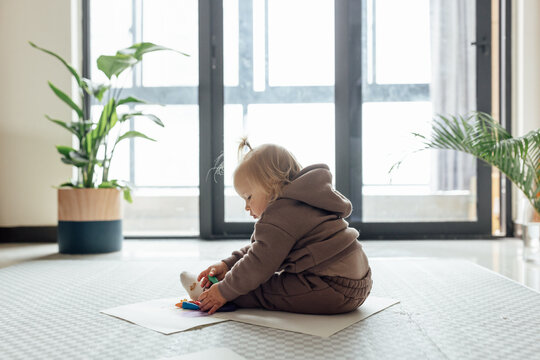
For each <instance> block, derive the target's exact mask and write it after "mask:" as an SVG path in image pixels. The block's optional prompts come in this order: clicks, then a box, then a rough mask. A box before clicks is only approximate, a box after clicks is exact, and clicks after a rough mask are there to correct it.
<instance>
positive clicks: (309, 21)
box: [212, 0, 491, 238]
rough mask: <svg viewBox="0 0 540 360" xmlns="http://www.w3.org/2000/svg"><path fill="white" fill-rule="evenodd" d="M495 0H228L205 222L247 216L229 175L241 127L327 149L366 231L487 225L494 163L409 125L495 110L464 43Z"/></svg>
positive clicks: (233, 223) (478, 34)
mask: <svg viewBox="0 0 540 360" xmlns="http://www.w3.org/2000/svg"><path fill="white" fill-rule="evenodd" d="M490 9H491V8H490V2H489V1H482V0H481V1H478V2H472V1H466V0H459V1H452V2H448V1H444V0H410V1H400V0H349V1H331V0H321V1H281V0H260V1H257V0H238V1H224V2H223V6H222V7H220V9H219V10H218V13H219V11H222V12H223V26H222V29H223V34H222V35H223V44H222V45H223V48H222V54H223V82H224V86H223V99H224V100H223V120H222V121H223V122H222V125H221V126H223V133H222V134H219V133H217V134H215V136H218V137H220V141H221V139H223V140H222V141H223V151H224V153H223V154H224V159H225V174H224V175H225V176H224V181H223V183H220V182H219V180H218V182H217V183H215V184H214V194H219V195H218V196H215V197H214V199H213V206H214V207H215V208H216V209H219V210H218V211H217V212H215V213H214V221H213V224H212V226H213V229H214V230H213V232H214V233H215V234H241V233H245V234H248V233H249V232H250V230H251V229H252V222H251V221H250V219H249V217H248V216H247V215H246V214H245V213H244V210H243V202H242V200H241V199H240V198H239V197H238V196H237V195H236V194H235V192H234V189H233V188H232V172H233V170H234V168H235V166H236V159H237V156H236V155H237V154H236V147H237V143H238V139H239V138H240V137H241V136H243V135H248V136H249V138H250V139H251V140H252V142H253V144H254V145H257V144H261V143H265V142H274V143H278V144H282V145H284V146H286V147H287V148H289V149H291V150H292V151H293V152H294V153H295V154H297V156H298V158H299V159H300V162H301V163H302V165H304V166H305V165H310V164H312V163H317V162H326V163H328V164H329V165H330V167H331V169H332V171H333V173H334V174H335V175H336V177H335V184H336V187H337V188H338V190H340V191H342V192H343V193H344V194H346V195H347V196H348V197H349V198H350V199H351V200H352V201H353V206H354V212H353V215H352V216H351V218H349V221H350V222H351V224H352V225H353V226H355V227H357V228H358V229H359V230H360V231H361V234H362V235H361V236H363V237H366V238H378V237H396V236H402V237H418V236H426V237H429V236H431V237H439V236H442V237H445V236H446V237H452V236H459V235H460V234H462V235H474V234H477V235H481V234H483V235H488V234H489V233H490V214H491V206H490V201H491V199H490V189H491V182H490V179H491V175H490V174H491V169H490V168H489V167H487V166H485V165H484V164H481V163H478V162H477V161H476V160H475V159H474V158H472V157H469V156H464V155H462V154H458V153H454V152H442V151H439V152H428V151H423V152H417V153H414V150H415V149H417V148H419V147H420V146H421V144H420V143H419V141H418V140H416V139H415V137H414V136H413V135H412V133H421V134H425V135H429V132H430V128H431V120H432V118H433V117H434V116H435V115H437V114H450V115H466V114H468V113H470V112H471V111H475V110H480V111H486V112H490V111H491V108H490V96H491V92H490V89H491V87H490V76H491V72H490V60H491V56H490V54H489V51H486V47H481V48H480V47H476V46H474V44H473V43H474V42H475V41H477V39H483V41H485V42H486V43H488V42H489V38H490V21H489V19H490ZM306 14H309V16H306ZM487 46H488V45H487ZM330 54H331V56H329V55H330ZM214 121H218V122H220V121H221V119H214ZM218 150H219V149H218ZM217 155H219V154H218V153H217V152H216V153H214V156H217ZM401 160H403V163H402V165H401V166H400V168H399V169H397V170H395V171H393V172H392V173H391V174H389V170H390V168H391V167H392V165H393V164H395V163H397V162H398V161H401ZM222 194H223V195H222ZM216 230H217V231H216Z"/></svg>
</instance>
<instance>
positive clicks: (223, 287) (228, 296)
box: [213, 282, 239, 302]
mask: <svg viewBox="0 0 540 360" xmlns="http://www.w3.org/2000/svg"><path fill="white" fill-rule="evenodd" d="M213 286H217V287H218V290H219V292H220V293H221V296H223V297H224V298H225V300H227V302H229V301H232V300H234V299H236V298H237V297H238V296H239V295H238V294H237V293H236V292H235V291H234V290H232V289H231V287H230V286H227V284H225V283H223V282H219V283H217V284H215V285H213Z"/></svg>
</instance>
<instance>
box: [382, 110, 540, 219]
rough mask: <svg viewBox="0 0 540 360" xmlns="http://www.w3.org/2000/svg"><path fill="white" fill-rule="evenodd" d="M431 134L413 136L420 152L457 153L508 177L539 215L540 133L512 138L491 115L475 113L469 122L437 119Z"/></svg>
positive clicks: (530, 133)
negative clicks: (493, 168) (419, 143)
mask: <svg viewBox="0 0 540 360" xmlns="http://www.w3.org/2000/svg"><path fill="white" fill-rule="evenodd" d="M431 130H432V131H431V134H430V136H424V135H421V134H416V133H413V135H414V136H415V137H417V138H420V139H421V140H422V144H423V145H424V146H425V147H424V148H421V149H419V150H418V151H422V150H425V149H439V150H457V151H461V152H465V153H468V154H471V155H473V156H475V157H477V158H479V159H481V160H483V161H484V162H486V163H487V164H489V165H491V166H494V167H496V168H497V169H499V170H500V171H501V172H502V173H503V174H504V175H506V177H507V178H508V179H509V180H510V181H512V183H514V184H515V185H516V186H517V187H518V188H519V189H520V190H521V191H522V192H523V193H524V195H525V196H526V197H527V199H528V200H529V201H530V203H531V204H532V205H533V207H534V208H535V210H536V211H537V212H539V213H540V197H539V196H538V195H539V193H540V129H537V130H533V131H531V132H529V133H527V134H525V135H524V136H521V137H512V136H511V135H510V133H508V131H506V129H504V128H503V127H502V126H501V125H500V124H499V123H498V122H496V121H495V120H494V119H493V118H492V117H491V116H490V115H489V114H486V113H482V112H476V113H473V114H472V115H471V116H469V117H467V118H463V117H461V116H459V117H456V116H450V117H445V116H442V115H438V116H437V117H435V118H434V119H433V126H432V129H431ZM400 163H401V162H399V163H396V164H394V165H393V166H392V168H391V170H390V171H393V170H394V169H396V168H398V167H399V165H400Z"/></svg>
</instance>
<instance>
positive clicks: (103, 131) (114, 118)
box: [29, 42, 189, 202]
mask: <svg viewBox="0 0 540 360" xmlns="http://www.w3.org/2000/svg"><path fill="white" fill-rule="evenodd" d="M29 44H30V45H31V46H32V47H34V48H36V49H38V50H40V51H43V52H44V53H46V54H49V55H51V56H53V57H55V58H56V59H58V60H59V61H60V62H61V63H62V64H64V66H65V67H66V68H67V70H68V71H69V72H70V73H71V75H72V76H73V78H74V79H75V81H76V82H77V85H78V90H79V94H78V95H79V96H80V98H81V100H82V98H83V96H84V94H87V95H88V96H89V97H90V98H95V99H97V101H98V103H101V104H102V105H103V110H102V112H101V116H100V117H99V120H98V121H97V122H94V121H92V120H91V119H90V114H87V113H86V111H85V109H84V108H81V107H80V106H79V105H77V104H76V103H75V102H74V101H73V100H72V99H71V98H70V97H69V96H68V95H67V94H66V93H65V92H63V91H62V90H60V89H59V88H57V87H56V86H55V85H53V84H52V83H51V82H50V81H49V87H50V88H51V90H52V91H53V92H54V93H55V94H56V96H58V98H60V100H62V101H63V102H64V103H66V104H67V105H68V106H69V107H70V108H71V109H73V110H74V111H75V113H76V114H77V120H76V121H68V122H66V121H62V120H58V119H53V118H51V117H50V116H48V115H45V117H46V118H47V119H48V120H50V121H52V122H53V123H55V124H57V125H59V126H61V127H63V128H64V129H66V130H67V131H69V132H71V133H72V134H73V135H75V137H76V138H77V140H78V141H77V143H78V148H77V149H75V148H73V147H71V146H63V145H57V146H56V149H57V150H58V152H59V153H60V154H61V155H62V158H61V160H62V162H64V163H66V164H68V165H72V166H75V167H76V168H78V174H79V176H78V179H77V181H76V182H72V181H69V182H66V183H63V184H61V185H60V187H75V188H119V189H122V190H123V192H124V198H125V199H126V200H127V201H128V202H132V199H131V192H130V190H131V189H130V187H129V186H128V184H127V183H125V182H122V181H120V180H117V179H109V168H110V166H111V160H112V158H113V155H114V151H115V149H116V145H118V143H119V142H121V141H123V140H125V139H129V138H142V139H147V140H151V141H155V140H154V139H152V138H150V137H148V136H146V135H145V134H143V133H141V132H138V131H125V132H122V131H121V130H122V129H120V131H118V132H115V135H113V134H112V133H111V130H112V129H114V128H115V127H116V126H121V125H122V124H123V123H125V122H126V121H127V120H129V119H131V118H147V119H149V120H151V121H153V122H154V123H155V124H157V125H158V126H161V127H163V126H164V125H163V122H162V121H161V120H160V119H159V118H158V117H157V116H156V115H153V114H147V113H143V112H141V111H132V112H126V113H122V114H119V113H118V107H119V106H120V105H124V104H137V103H145V101H143V100H140V99H137V98H135V97H133V96H128V97H125V98H121V97H120V95H121V93H122V87H118V88H114V87H113V86H112V84H113V83H114V82H115V80H117V79H118V76H119V75H120V74H121V73H122V72H124V71H125V70H128V69H131V68H133V66H135V65H136V64H138V63H139V62H140V61H141V60H142V58H143V55H145V54H147V53H149V52H154V51H162V50H171V51H175V52H178V53H180V54H182V55H184V56H189V55H187V54H184V53H181V52H179V51H176V50H172V49H169V48H166V47H163V46H160V45H156V44H152V43H148V42H144V43H137V44H134V45H132V46H130V47H128V48H126V49H121V50H118V51H117V52H116V54H115V55H112V56H107V55H102V56H100V57H99V58H98V59H97V67H98V69H99V70H101V71H102V72H103V73H104V74H105V76H107V79H109V82H108V83H107V84H99V83H95V82H93V81H92V80H90V79H86V78H84V77H82V76H81V75H80V74H78V73H77V71H76V70H75V68H74V67H73V66H71V65H70V64H68V63H67V62H66V61H65V60H64V59H63V58H62V57H60V56H59V55H58V54H56V53H54V52H52V51H50V50H47V49H44V48H41V47H39V46H37V45H36V44H34V43H32V42H29ZM81 103H82V101H81ZM113 136H115V138H114V139H113V138H112V137H113ZM98 167H101V168H102V170H103V171H102V175H101V179H98V176H96V171H97V168H98Z"/></svg>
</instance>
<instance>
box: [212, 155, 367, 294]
mask: <svg viewBox="0 0 540 360" xmlns="http://www.w3.org/2000/svg"><path fill="white" fill-rule="evenodd" d="M351 212H352V205H351V202H350V201H349V200H348V199H347V198H346V197H345V196H343V195H342V194H341V193H339V192H338V191H337V190H335V189H334V188H333V187H332V174H331V173H330V170H329V168H328V166H327V165H325V164H316V165H311V166H308V167H306V168H304V169H302V170H301V171H300V172H299V173H298V174H297V175H296V176H295V177H294V178H293V180H292V181H291V183H289V184H287V185H285V186H284V188H283V190H282V193H281V195H280V197H278V198H277V199H276V200H275V201H272V202H270V203H269V204H268V206H267V207H266V209H265V210H264V212H263V213H262V214H261V217H260V218H259V220H258V222H257V223H255V229H254V232H253V235H252V236H251V241H250V244H249V245H247V246H245V247H244V248H242V249H240V250H238V251H235V252H233V253H232V255H231V256H230V257H228V258H227V259H224V260H223V262H225V264H227V266H228V268H229V269H230V271H229V272H227V274H226V276H225V278H224V279H223V280H222V281H221V282H219V283H218V284H217V286H218V288H219V290H220V292H221V294H222V295H223V297H224V298H225V299H226V300H227V301H231V300H233V299H235V298H237V297H238V296H240V295H244V294H247V293H248V292H250V291H251V290H254V289H256V288H257V287H258V286H259V285H261V284H262V283H264V282H266V281H267V280H268V279H270V277H272V276H273V275H274V274H275V273H276V272H280V271H285V272H290V273H302V272H309V273H312V274H316V275H320V276H340V277H346V278H351V279H361V278H363V277H364V276H365V275H366V274H367V272H368V270H369V264H368V260H367V257H366V255H365V254H364V252H363V250H362V246H361V245H360V243H359V242H358V241H357V238H358V235H359V233H358V231H357V230H356V229H353V228H350V227H349V224H348V223H347V221H345V220H344V218H346V217H348V216H349V215H350V214H351Z"/></svg>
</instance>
